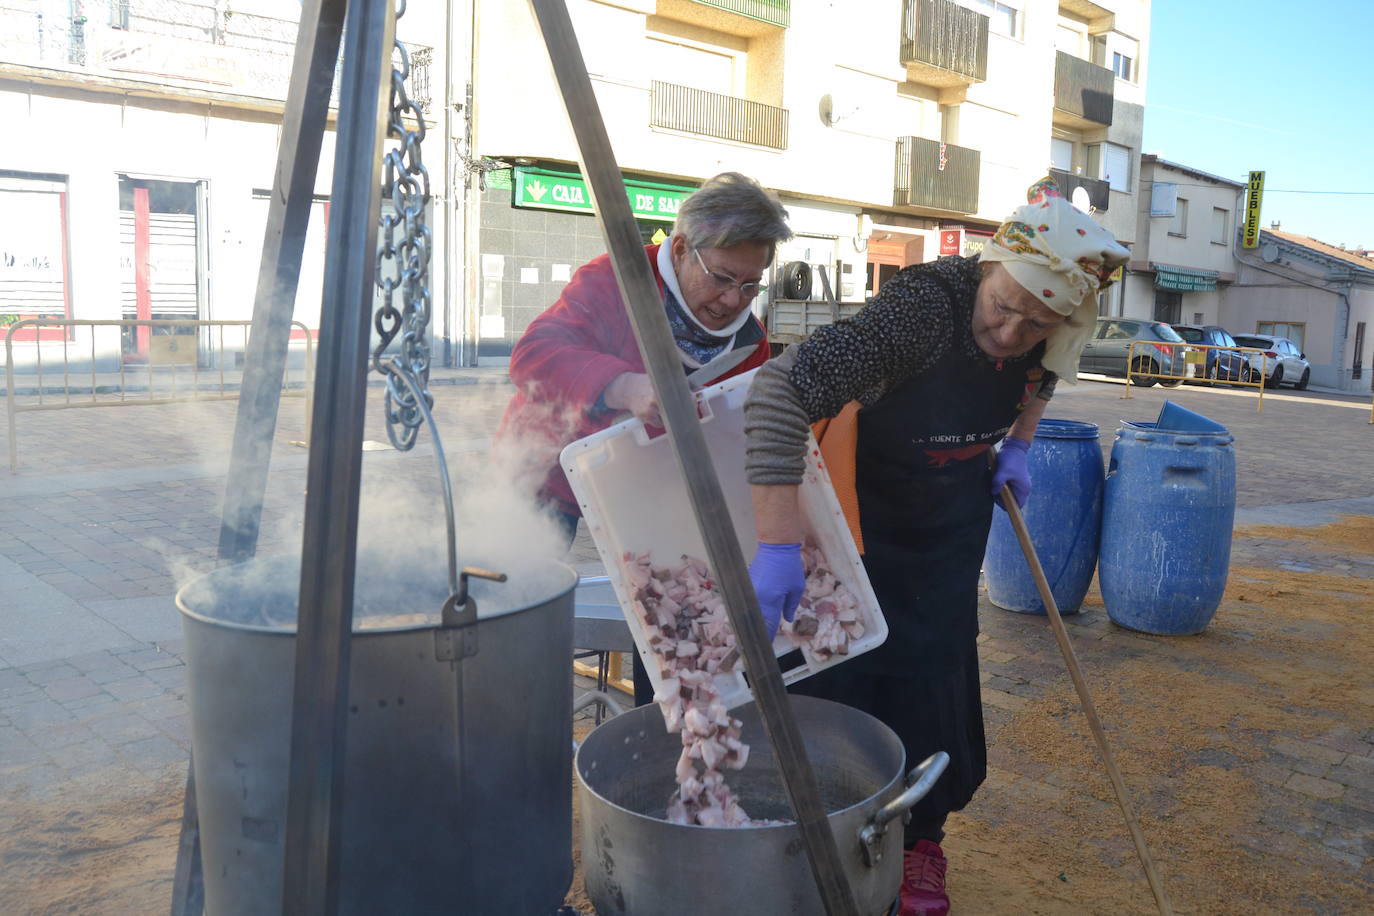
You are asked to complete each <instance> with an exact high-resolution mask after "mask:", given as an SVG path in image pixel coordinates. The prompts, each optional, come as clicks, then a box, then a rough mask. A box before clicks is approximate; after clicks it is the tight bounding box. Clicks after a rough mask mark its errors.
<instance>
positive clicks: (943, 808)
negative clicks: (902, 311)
mask: <svg viewBox="0 0 1374 916" xmlns="http://www.w3.org/2000/svg"><path fill="white" fill-rule="evenodd" d="M955 311H956V314H957V313H958V312H959V310H957V309H956V310H955ZM964 320H967V319H966V318H965V319H964ZM1043 352H1044V346H1043V344H1041V345H1039V346H1037V347H1036V348H1035V349H1034V350H1032V351H1031V352H1030V353H1029V354H1026V355H1025V356H1023V357H1020V358H1018V359H1015V360H1006V361H993V360H989V359H987V358H986V357H984V356H982V355H981V354H979V355H972V354H969V353H967V352H965V351H964V349H963V347H962V346H960V343H959V342H956V343H955V345H954V346H952V347H951V352H949V353H947V354H946V355H945V356H944V358H942V359H941V360H939V361H938V362H937V363H936V364H935V365H934V366H932V367H931V368H930V369H928V370H927V371H926V372H923V373H921V374H920V375H918V376H915V377H913V378H911V379H909V380H907V381H906V382H905V383H903V384H902V385H900V386H899V387H897V388H895V389H894V390H893V391H891V392H889V393H888V394H887V396H885V397H884V398H882V400H880V401H878V402H877V403H875V404H873V405H871V406H869V407H865V408H864V409H862V410H861V411H860V412H859V434H858V449H857V454H856V463H855V488H856V490H857V493H858V499H859V516H860V525H861V527H862V532H863V539H864V550H865V554H864V568H865V570H866V571H867V573H868V577H869V581H870V582H871V583H872V585H873V591H874V593H875V594H876V596H877V598H878V604H879V606H880V607H881V608H882V609H883V616H884V617H885V618H886V620H887V625H888V637H887V640H886V642H884V643H883V645H881V646H879V647H878V648H877V649H874V650H873V651H871V652H867V653H865V654H863V655H860V656H858V657H856V658H854V659H853V660H851V661H847V662H845V663H844V664H842V665H836V666H835V667H833V668H830V669H828V670H826V671H823V672H821V673H819V674H816V675H813V676H812V677H809V678H806V679H804V680H801V681H799V682H797V684H795V685H794V686H793V688H792V689H793V691H794V692H796V693H804V694H807V695H810V696H820V697H825V698H827V699H832V700H836V701H838V702H841V703H845V704H847V705H850V706H854V707H857V708H859V709H862V710H864V711H865V712H868V713H870V714H872V715H874V716H876V717H877V718H878V719H879V720H881V721H882V722H883V723H885V724H886V725H887V726H888V727H889V728H891V729H892V730H893V731H895V732H896V733H897V735H898V737H899V738H901V740H902V743H903V745H904V747H905V748H906V752H907V766H908V767H912V766H915V765H916V764H917V763H920V762H921V761H922V760H924V759H925V758H926V757H928V756H929V755H931V754H933V753H935V752H936V751H940V750H943V751H946V752H948V753H949V755H950V765H949V768H948V769H947V770H946V771H945V775H944V776H943V777H941V779H940V781H939V782H938V783H937V784H936V785H935V787H934V789H933V790H932V791H931V792H930V794H929V795H927V796H926V797H925V799H923V800H922V801H921V802H920V803H919V804H918V805H917V807H916V808H915V809H914V810H913V818H912V824H911V826H910V828H909V832H914V835H915V836H920V835H923V833H922V826H923V825H929V824H938V823H941V822H943V819H944V816H945V815H946V814H947V813H948V812H950V811H958V810H959V809H961V808H963V807H964V805H965V804H967V803H968V800H969V799H970V798H971V797H972V796H973V793H974V790H976V789H977V788H978V786H979V785H980V784H981V783H982V781H983V779H984V778H985V777H986V775H987V745H986V741H985V739H984V735H983V709H982V697H981V693H980V690H979V682H978V649H977V641H976V640H977V636H978V576H979V573H980V571H981V569H982V563H983V551H984V548H985V547H986V545H987V538H988V529H989V527H990V526H991V524H992V512H993V505H992V495H991V487H992V472H991V470H990V469H989V466H988V455H987V453H988V450H989V448H990V447H991V446H992V445H993V444H995V443H996V442H997V441H998V440H1000V439H1001V438H1002V437H1003V436H1004V435H1005V434H1006V432H1007V430H1008V428H1009V427H1010V426H1011V424H1012V422H1013V421H1014V420H1015V419H1016V417H1017V415H1018V414H1019V412H1020V410H1021V409H1023V408H1024V406H1025V405H1026V404H1027V403H1029V400H1030V398H1032V397H1034V396H1035V393H1036V392H1037V391H1038V390H1039V387H1040V381H1041V378H1042V376H1043V374H1044V370H1043V369H1041V367H1040V356H1041V354H1042V353H1043ZM909 841H910V838H909Z"/></svg>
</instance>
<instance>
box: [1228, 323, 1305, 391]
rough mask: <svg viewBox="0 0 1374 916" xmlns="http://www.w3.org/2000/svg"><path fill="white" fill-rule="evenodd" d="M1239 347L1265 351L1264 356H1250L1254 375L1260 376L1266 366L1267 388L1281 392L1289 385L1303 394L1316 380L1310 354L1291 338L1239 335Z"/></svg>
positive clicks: (1237, 339) (1265, 382) (1248, 356)
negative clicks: (1261, 370)
mask: <svg viewBox="0 0 1374 916" xmlns="http://www.w3.org/2000/svg"><path fill="white" fill-rule="evenodd" d="M1235 338H1236V343H1237V344H1239V345H1240V346H1242V347H1255V348H1257V349H1260V350H1263V351H1264V355H1263V356H1261V355H1260V354H1258V353H1247V354H1245V355H1246V358H1247V359H1248V360H1249V361H1250V368H1251V371H1254V372H1259V371H1260V365H1261V363H1263V365H1264V375H1265V378H1264V384H1265V387H1267V388H1277V387H1279V385H1282V384H1284V383H1288V384H1290V385H1292V386H1293V387H1294V388H1296V389H1297V390H1299V391H1301V390H1302V389H1304V388H1306V387H1307V383H1308V382H1309V381H1310V380H1311V379H1312V367H1311V366H1310V365H1309V364H1308V362H1307V354H1306V353H1304V352H1302V348H1301V347H1299V346H1298V345H1297V344H1295V343H1293V341H1291V340H1289V339H1288V338H1287V337H1274V336H1272V335H1269V334H1236V335H1235Z"/></svg>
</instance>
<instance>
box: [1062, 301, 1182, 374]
mask: <svg viewBox="0 0 1374 916" xmlns="http://www.w3.org/2000/svg"><path fill="white" fill-rule="evenodd" d="M1132 343H1135V348H1134V349H1132V348H1131V344H1132ZM1171 344H1178V345H1179V346H1170V345H1171ZM1183 344H1184V341H1183V338H1182V337H1179V336H1178V334H1177V333H1175V332H1174V329H1173V328H1172V327H1170V326H1169V325H1167V324H1165V323H1164V322H1162V321H1150V320H1148V319H1145V318H1099V319H1097V328H1096V330H1095V331H1094V332H1093V336H1092V337H1091V338H1089V340H1088V342H1087V343H1086V344H1084V345H1083V351H1082V353H1080V354H1079V357H1078V371H1079V372H1097V373H1100V374H1102V375H1118V376H1124V375H1125V374H1126V358H1127V356H1128V355H1130V356H1131V358H1132V359H1133V360H1134V365H1135V371H1136V372H1142V373H1150V375H1142V376H1140V377H1138V378H1134V379H1133V381H1134V382H1135V384H1137V385H1141V386H1143V387H1146V388H1148V387H1150V386H1151V385H1153V384H1154V383H1155V382H1159V383H1160V384H1161V385H1164V386H1166V387H1169V388H1176V387H1177V386H1179V385H1181V384H1183V379H1182V378H1181V377H1180V378H1176V379H1156V378H1152V377H1151V376H1152V375H1177V376H1185V375H1187V374H1188V365H1187V362H1186V360H1185V358H1184V356H1183V354H1184V352H1185V351H1186V350H1188V347H1187V346H1186V345H1183Z"/></svg>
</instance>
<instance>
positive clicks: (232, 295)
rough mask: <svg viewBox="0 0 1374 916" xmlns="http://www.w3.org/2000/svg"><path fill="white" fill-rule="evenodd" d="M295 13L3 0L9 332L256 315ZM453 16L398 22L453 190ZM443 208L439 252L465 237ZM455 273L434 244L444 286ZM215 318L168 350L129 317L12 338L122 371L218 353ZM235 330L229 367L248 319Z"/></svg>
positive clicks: (430, 149)
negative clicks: (449, 49)
mask: <svg viewBox="0 0 1374 916" xmlns="http://www.w3.org/2000/svg"><path fill="white" fill-rule="evenodd" d="M299 15H300V7H299V6H298V5H297V4H289V5H283V4H280V3H275V2H271V0H234V2H233V3H232V4H229V3H226V2H223V0H0V123H3V124H4V125H5V128H4V136H5V143H4V144H3V147H0V214H3V216H4V219H3V220H0V337H3V336H4V335H5V333H6V331H5V328H6V326H8V325H10V324H13V323H14V321H16V320H17V319H21V318H30V317H36V316H40V315H41V316H57V317H67V318H76V319H101V320H111V319H113V320H119V319H133V318H174V319H186V318H194V319H208V320H246V319H248V318H250V317H251V315H252V309H253V299H254V293H255V288H256V278H257V273H258V263H259V259H260V257H261V253H262V246H263V230H264V227H265V225H266V217H267V201H268V198H269V196H270V190H271V188H272V185H273V178H274V175H275V173H276V164H277V147H278V141H279V139H280V131H281V122H282V112H283V108H284V103H285V99H286V94H287V88H288V85H289V81H290V75H291V65H292V59H293V54H294V47H295V41H296V34H297V18H298V17H299ZM444 28H445V10H444V7H443V5H442V4H437V5H436V4H426V3H411V4H410V9H409V11H408V12H407V13H406V15H405V16H404V17H403V18H402V19H401V20H400V22H399V24H398V26H397V33H398V35H400V36H401V38H402V39H403V40H405V41H406V43H407V46H408V47H409V49H410V52H411V61H412V69H411V75H410V79H409V81H408V83H407V87H408V91H409V93H410V94H411V95H412V96H413V97H415V98H416V99H417V100H418V101H419V102H420V103H421V104H422V105H424V106H426V107H427V108H428V109H429V110H430V111H431V112H432V113H433V114H432V117H433V118H434V121H433V123H434V124H435V125H436V126H437V127H438V128H439V135H438V136H437V137H436V138H435V140H434V141H433V142H431V143H429V144H427V148H426V151H425V157H426V161H427V162H428V163H429V167H430V169H431V176H432V183H433V186H434V188H435V191H436V193H437V194H438V195H440V197H442V196H443V195H444V194H445V193H446V192H445V181H444V178H445V173H446V167H445V165H444V156H445V143H444V142H443V139H442V132H443V130H444V128H445V127H446V125H444V123H443V119H442V115H443V113H444V106H443V94H444V89H443V87H444V85H445V76H444V70H443V66H442V65H443V57H444V55H443V48H442V47H440V48H439V49H438V53H436V49H435V48H434V47H432V46H431V45H432V44H433V42H434V39H435V36H440V37H442V35H443V34H444ZM412 37H413V38H415V39H416V40H415V41H414V42H411V41H410V38H412ZM462 69H463V71H464V72H466V70H467V65H466V60H465V61H464V64H463V67H462ZM436 96H437V98H436ZM337 101H338V96H337V84H336V90H335V94H334V97H333V99H332V100H331V103H330V104H331V106H334V105H337ZM436 102H437V104H436ZM332 124H333V118H332V116H331V128H330V130H329V131H327V132H326V135H325V139H324V148H323V151H322V153H321V160H320V166H319V172H318V178H317V181H316V184H315V207H314V212H313V213H312V218H311V224H310V232H309V237H308V239H307V243H306V252H305V258H304V264H303V266H302V275H301V282H300V294H299V295H298V297H297V302H296V317H297V318H298V319H299V320H300V321H301V322H302V323H303V324H305V325H306V326H307V327H308V328H310V329H315V328H318V327H319V320H320V319H319V315H320V290H321V284H322V280H323V271H324V255H325V220H326V214H327V212H328V204H329V194H330V186H331V182H332V162H333V148H334V143H333V132H332ZM441 217H442V211H441V210H440V211H437V212H436V215H435V219H433V220H432V221H431V222H432V224H433V226H434V231H435V233H436V250H437V251H444V250H445V249H447V248H451V247H452V246H450V245H449V243H448V241H447V239H446V238H445V237H444V228H445V227H444V224H443V220H442V219H441ZM443 269H444V259H443V258H442V257H439V256H437V255H436V257H435V263H434V271H435V285H436V288H438V289H442V288H443ZM214 334H215V332H213V331H211V330H208V329H207V330H204V331H202V332H200V335H199V340H196V341H195V345H191V343H190V340H195V336H194V332H188V334H187V337H188V338H190V340H182V341H175V342H173V343H175V344H179V346H174V347H169V346H167V344H168V341H166V340H162V339H159V335H156V334H149V333H148V332H147V330H146V329H145V330H143V331H133V330H130V329H120V328H118V327H98V328H86V327H83V328H78V329H76V330H72V331H64V330H62V329H58V328H37V329H35V328H33V327H25V328H20V329H16V330H15V332H14V334H13V335H12V336H13V338H14V341H15V358H16V361H17V364H18V365H20V366H25V365H32V364H33V363H34V362H36V360H37V356H38V347H39V345H40V344H44V343H46V344H47V345H50V346H51V347H52V348H54V354H50V357H53V358H55V359H56V360H57V361H60V354H58V353H57V352H56V351H57V350H60V349H61V347H62V344H63V343H65V344H66V349H67V351H68V353H69V354H71V355H73V356H74V358H77V359H80V360H88V359H89V358H90V357H91V356H94V357H95V360H96V362H97V363H98V364H99V365H100V367H101V368H102V369H109V368H112V367H115V366H118V365H120V364H122V363H147V362H149V361H150V360H151V361H153V362H156V361H158V360H159V359H164V360H166V361H170V362H174V363H177V362H197V361H198V362H199V363H200V365H202V366H205V365H207V363H208V361H210V360H211V359H212V354H214V353H216V352H217V351H218V349H219V348H218V346H217V340H216V339H215V337H214ZM298 336H300V335H298ZM234 341H235V338H234V336H233V335H232V334H230V335H229V339H228V341H227V342H226V347H227V348H228V349H232V350H235V352H233V353H232V354H229V355H228V356H227V357H225V358H226V359H229V360H231V365H232V362H236V361H238V360H240V359H241V358H242V332H241V331H239V332H238V337H237V341H238V343H237V344H235V343H234ZM159 344H162V345H163V346H161V347H159ZM214 358H218V357H214ZM54 364H55V363H54V362H52V361H50V362H49V365H50V366H51V365H54Z"/></svg>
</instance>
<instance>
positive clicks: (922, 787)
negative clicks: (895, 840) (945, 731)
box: [859, 751, 949, 868]
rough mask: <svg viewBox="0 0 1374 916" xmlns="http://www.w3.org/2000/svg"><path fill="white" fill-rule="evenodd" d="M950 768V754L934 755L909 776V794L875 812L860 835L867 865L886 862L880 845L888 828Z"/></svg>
mask: <svg viewBox="0 0 1374 916" xmlns="http://www.w3.org/2000/svg"><path fill="white" fill-rule="evenodd" d="M947 766H949V755H948V754H946V753H945V752H944V751H936V752H935V753H933V754H931V755H930V756H929V757H927V758H926V759H925V760H923V761H921V763H920V765H919V766H917V767H916V768H915V769H913V770H912V771H911V772H910V773H908V774H907V776H906V791H904V792H902V794H901V795H898V796H897V797H896V798H894V799H893V800H892V801H890V802H888V803H887V804H885V805H883V806H882V807H881V808H879V809H878V810H877V811H874V812H873V816H872V817H871V818H869V819H868V823H867V824H866V825H864V828H863V829H862V830H860V831H859V845H860V846H861V847H862V849H863V854H864V864H865V865H867V866H868V867H869V868H873V867H875V866H876V865H877V864H878V863H879V862H881V861H882V860H883V851H882V845H881V841H882V838H883V836H884V835H885V834H886V833H887V825H888V824H889V823H890V822H891V821H893V820H894V819H896V818H897V817H900V816H902V815H905V814H906V813H907V812H909V811H910V810H911V809H912V807H913V806H914V805H915V804H916V803H917V802H918V801H920V800H921V799H923V798H925V797H926V793H927V792H929V791H930V789H931V786H933V785H935V780H937V779H939V778H940V776H941V775H942V774H943V773H944V772H945V767H947Z"/></svg>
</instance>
